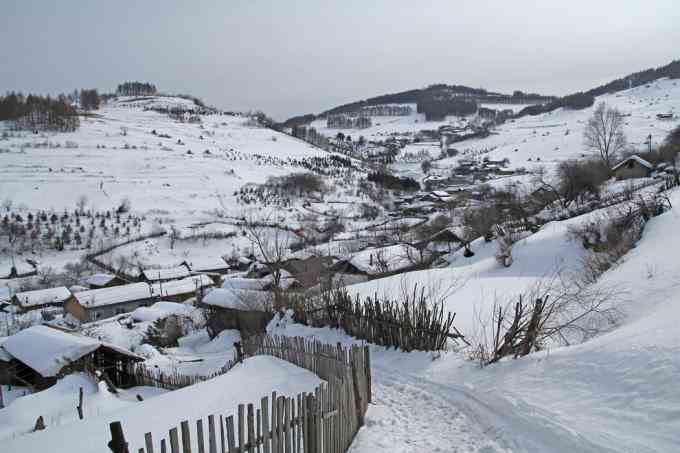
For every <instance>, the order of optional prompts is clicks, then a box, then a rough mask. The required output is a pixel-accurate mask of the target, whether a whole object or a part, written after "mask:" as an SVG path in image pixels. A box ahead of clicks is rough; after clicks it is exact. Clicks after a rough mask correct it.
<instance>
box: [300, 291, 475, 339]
mask: <svg viewBox="0 0 680 453" xmlns="http://www.w3.org/2000/svg"><path fill="white" fill-rule="evenodd" d="M319 305H320V306H318V307H316V308H312V309H308V310H304V309H302V310H300V309H298V310H297V312H296V318H297V319H298V320H300V321H302V322H306V323H307V324H311V325H315V326H331V327H341V328H343V329H344V330H345V331H346V332H347V333H348V334H349V335H351V336H353V337H356V338H359V339H362V340H366V341H368V342H370V343H374V344H377V345H381V346H388V347H395V348H400V349H402V350H404V351H413V350H420V351H440V350H445V349H446V345H447V340H448V339H449V338H451V339H453V340H462V341H464V342H465V337H464V336H463V335H462V334H461V333H460V332H459V331H458V329H456V328H455V326H453V321H454V319H455V316H456V315H455V313H450V312H448V311H447V310H445V308H444V305H443V304H442V303H433V302H432V301H431V300H429V297H428V295H427V293H426V292H425V291H424V288H420V289H418V287H417V286H416V287H414V289H413V292H412V293H406V294H403V295H402V297H401V299H400V300H391V299H388V298H386V297H382V298H381V297H380V296H378V295H377V294H376V295H374V296H373V297H370V296H369V297H366V298H361V297H360V296H359V295H357V296H356V297H354V298H352V296H350V295H349V293H347V291H346V290H345V289H335V290H332V291H328V292H327V293H324V294H323V295H322V296H321V304H319Z"/></svg>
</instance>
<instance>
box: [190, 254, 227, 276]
mask: <svg viewBox="0 0 680 453" xmlns="http://www.w3.org/2000/svg"><path fill="white" fill-rule="evenodd" d="M182 264H183V265H184V266H186V267H187V268H189V271H191V272H193V273H201V272H203V273H217V274H226V273H227V272H229V269H230V267H229V265H228V264H227V262H226V261H224V259H222V258H221V257H219V256H216V257H210V256H204V257H195V258H190V259H187V260H186V261H184V262H183V263H182Z"/></svg>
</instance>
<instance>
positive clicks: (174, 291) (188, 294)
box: [151, 274, 215, 302]
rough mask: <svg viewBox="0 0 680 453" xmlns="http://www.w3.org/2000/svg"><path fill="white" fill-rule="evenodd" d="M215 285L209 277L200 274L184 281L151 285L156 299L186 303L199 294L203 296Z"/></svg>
mask: <svg viewBox="0 0 680 453" xmlns="http://www.w3.org/2000/svg"><path fill="white" fill-rule="evenodd" d="M214 285H215V283H214V282H213V280H212V279H211V278H210V277H209V276H207V275H205V274H200V275H192V276H190V277H187V278H183V279H182V280H172V281H167V282H159V283H154V284H153V285H151V292H152V293H153V295H154V297H156V298H160V299H162V300H164V301H167V302H184V301H185V300H187V299H191V298H192V297H196V294H197V293H200V294H202V293H203V292H204V291H205V290H206V289H207V288H210V287H212V286H214Z"/></svg>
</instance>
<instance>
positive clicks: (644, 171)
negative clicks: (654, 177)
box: [612, 155, 654, 179]
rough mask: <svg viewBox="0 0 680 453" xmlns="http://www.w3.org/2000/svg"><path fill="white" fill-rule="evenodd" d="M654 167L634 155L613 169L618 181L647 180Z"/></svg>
mask: <svg viewBox="0 0 680 453" xmlns="http://www.w3.org/2000/svg"><path fill="white" fill-rule="evenodd" d="M652 171H654V166H653V165H652V164H651V163H649V162H647V161H646V160H644V159H643V158H642V157H640V156H638V155H632V156H630V157H629V158H627V159H624V160H623V161H621V162H619V163H618V164H616V165H615V166H614V167H612V173H613V174H614V176H615V177H616V179H631V178H647V177H649V176H650V175H651V174H652Z"/></svg>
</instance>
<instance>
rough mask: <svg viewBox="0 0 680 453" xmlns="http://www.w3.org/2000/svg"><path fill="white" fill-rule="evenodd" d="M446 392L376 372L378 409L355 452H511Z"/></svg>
mask: <svg viewBox="0 0 680 453" xmlns="http://www.w3.org/2000/svg"><path fill="white" fill-rule="evenodd" d="M447 393H448V392H446V391H442V389H440V388H438V387H437V386H432V385H427V384H425V383H423V382H420V380H419V379H417V378H415V377H412V376H407V375H406V376H405V375H400V374H399V373H398V371H396V370H389V369H383V368H380V367H374V369H373V404H372V405H371V406H369V410H368V413H367V415H366V424H365V427H364V428H363V429H361V430H360V431H359V433H358V435H357V437H356V439H355V441H354V443H353V444H352V448H350V450H349V451H350V453H364V452H366V453H368V452H382V451H385V452H395V453H397V452H410V453H412V452H423V453H425V452H447V453H448V452H461V453H462V452H479V453H496V452H507V451H509V450H507V449H504V448H502V447H500V446H499V445H498V444H497V443H496V442H495V441H494V440H493V439H492V438H491V437H490V436H488V435H487V434H486V433H484V432H482V431H481V430H480V426H479V425H478V424H476V423H475V422H474V421H472V420H470V419H469V417H467V416H466V415H465V414H464V413H463V412H462V411H461V410H460V409H459V408H458V407H457V406H456V404H455V401H454V400H453V399H452V398H450V396H449V395H448V394H447Z"/></svg>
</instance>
